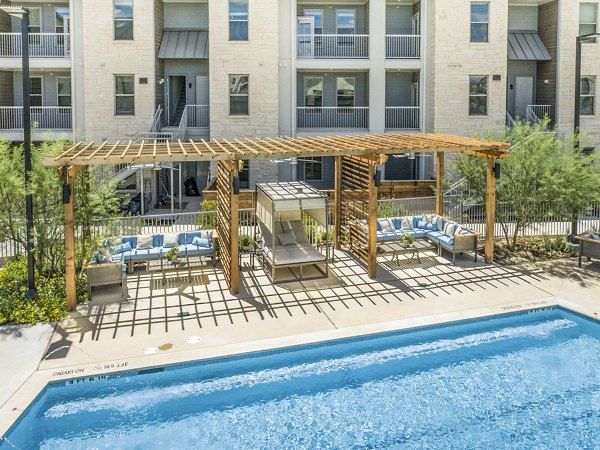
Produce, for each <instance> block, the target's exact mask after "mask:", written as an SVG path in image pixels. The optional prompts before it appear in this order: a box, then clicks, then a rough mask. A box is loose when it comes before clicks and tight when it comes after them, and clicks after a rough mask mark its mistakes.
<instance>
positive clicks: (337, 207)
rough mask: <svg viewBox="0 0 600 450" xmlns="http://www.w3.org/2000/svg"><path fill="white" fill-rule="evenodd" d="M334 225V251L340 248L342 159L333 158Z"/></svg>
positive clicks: (339, 157)
mask: <svg viewBox="0 0 600 450" xmlns="http://www.w3.org/2000/svg"><path fill="white" fill-rule="evenodd" d="M333 200H334V207H333V209H334V218H333V220H334V224H333V239H334V243H335V249H336V250H340V249H341V248H342V239H341V238H342V236H341V235H342V157H341V156H336V157H335V192H334V199H333Z"/></svg>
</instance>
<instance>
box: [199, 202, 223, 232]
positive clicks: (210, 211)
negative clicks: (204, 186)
mask: <svg viewBox="0 0 600 450" xmlns="http://www.w3.org/2000/svg"><path fill="white" fill-rule="evenodd" d="M216 211H217V202H210V201H207V200H204V201H203V202H202V207H201V212H204V213H207V214H202V213H201V214H199V215H198V217H196V219H194V225H198V226H199V227H200V228H201V229H203V230H214V229H215V228H216V227H217V213H216Z"/></svg>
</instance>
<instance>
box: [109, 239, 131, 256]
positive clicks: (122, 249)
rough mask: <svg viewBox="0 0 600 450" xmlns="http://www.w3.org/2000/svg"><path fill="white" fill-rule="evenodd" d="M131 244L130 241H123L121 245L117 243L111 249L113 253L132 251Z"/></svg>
mask: <svg viewBox="0 0 600 450" xmlns="http://www.w3.org/2000/svg"><path fill="white" fill-rule="evenodd" d="M131 248H132V247H131V244H130V243H129V242H123V243H122V244H120V245H115V246H114V247H111V249H110V251H111V253H112V254H113V255H118V254H119V253H126V252H129V251H131Z"/></svg>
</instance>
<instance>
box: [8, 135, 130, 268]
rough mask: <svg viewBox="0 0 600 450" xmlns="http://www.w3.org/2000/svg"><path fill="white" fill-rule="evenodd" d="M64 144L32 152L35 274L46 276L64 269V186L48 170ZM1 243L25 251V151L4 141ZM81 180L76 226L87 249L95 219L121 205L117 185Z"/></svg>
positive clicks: (50, 144)
mask: <svg viewBox="0 0 600 450" xmlns="http://www.w3.org/2000/svg"><path fill="white" fill-rule="evenodd" d="M66 144H67V143H66V142H43V143H41V144H39V145H35V146H33V148H32V164H33V169H32V172H31V188H30V189H31V194H32V197H33V208H34V209H33V214H34V228H33V238H34V252H35V253H34V254H35V259H36V270H37V272H38V273H39V274H40V275H42V274H48V273H53V272H55V271H62V269H63V267H64V264H63V263H64V232H63V204H62V187H61V184H62V181H61V179H60V177H59V175H58V171H57V170H56V168H53V167H44V166H42V164H41V161H42V159H43V158H44V157H51V156H57V155H58V154H60V153H61V152H62V151H63V150H64V147H65V145H66ZM0 173H2V176H1V177H0V242H2V243H3V244H1V245H7V244H6V243H8V242H15V243H17V244H18V245H19V247H21V248H22V249H24V248H25V242H26V241H25V183H24V164H23V149H22V146H15V145H14V144H12V143H10V142H8V141H0ZM86 177H87V175H86V176H78V179H77V182H76V183H75V188H74V191H75V199H76V204H75V211H76V214H75V220H76V223H77V224H79V225H80V226H81V227H82V228H83V230H84V232H83V234H82V236H81V238H80V239H79V240H80V242H81V243H82V245H83V247H84V248H86V247H87V246H89V239H90V234H89V233H86V232H85V229H86V227H87V229H89V226H90V225H91V221H92V219H102V218H106V217H109V216H113V215H115V214H116V213H118V205H119V199H118V197H117V196H116V193H115V185H114V184H113V183H94V182H93V181H92V182H90V180H89V178H86Z"/></svg>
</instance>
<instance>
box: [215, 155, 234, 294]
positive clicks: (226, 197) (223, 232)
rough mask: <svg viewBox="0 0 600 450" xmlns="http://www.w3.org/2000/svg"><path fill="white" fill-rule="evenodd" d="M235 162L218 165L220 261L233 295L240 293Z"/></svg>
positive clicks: (221, 162)
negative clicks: (234, 190) (234, 188)
mask: <svg viewBox="0 0 600 450" xmlns="http://www.w3.org/2000/svg"><path fill="white" fill-rule="evenodd" d="M236 164H237V162H235V161H219V162H218V164H217V169H218V170H217V227H216V228H217V230H216V231H217V236H218V245H219V246H218V251H219V259H220V260H221V265H222V267H223V273H224V274H225V280H226V281H227V285H228V286H229V290H230V291H231V293H232V294H237V292H238V282H239V259H238V258H239V256H238V251H239V250H238V222H239V216H238V195H235V194H234V192H233V179H234V177H235V176H236V174H237V170H236Z"/></svg>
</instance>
